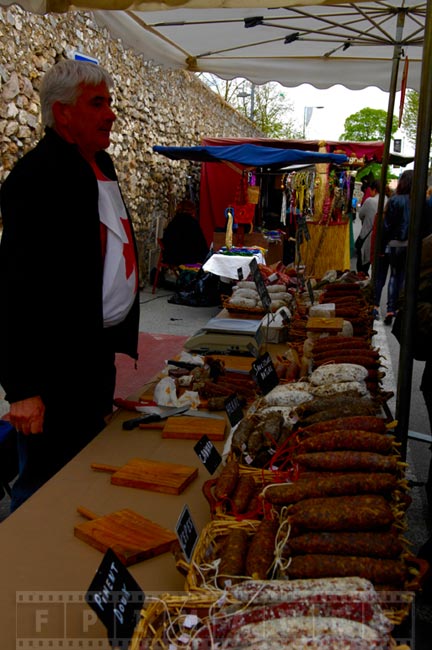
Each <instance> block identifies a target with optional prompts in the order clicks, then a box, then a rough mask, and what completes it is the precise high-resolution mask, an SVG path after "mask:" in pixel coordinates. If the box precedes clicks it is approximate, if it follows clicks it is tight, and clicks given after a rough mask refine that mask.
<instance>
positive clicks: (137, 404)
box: [114, 397, 225, 422]
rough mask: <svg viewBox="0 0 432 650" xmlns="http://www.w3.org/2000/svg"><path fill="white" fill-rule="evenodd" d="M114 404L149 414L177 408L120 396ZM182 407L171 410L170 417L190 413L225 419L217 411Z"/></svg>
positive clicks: (200, 416)
mask: <svg viewBox="0 0 432 650" xmlns="http://www.w3.org/2000/svg"><path fill="white" fill-rule="evenodd" d="M114 404H115V405H116V406H118V407H119V408H123V409H126V410H128V411H137V412H138V413H146V414H147V415H152V414H153V413H157V414H160V413H161V412H162V409H167V408H169V409H173V410H175V409H176V408H177V407H175V406H158V405H157V404H156V402H151V401H144V402H143V401H134V400H129V399H122V398H120V397H117V398H116V399H115V400H114ZM178 408H180V407H178ZM181 408H182V411H181V412H180V413H174V412H171V413H169V414H168V416H167V417H170V416H171V415H190V416H191V417H195V418H209V419H211V420H224V419H225V418H224V416H223V415H216V413H209V412H208V411H202V410H199V409H196V408H191V407H190V406H185V407H184V408H185V409H186V410H183V407H181ZM135 419H138V418H135ZM152 421H155V420H152ZM147 422H149V420H147Z"/></svg>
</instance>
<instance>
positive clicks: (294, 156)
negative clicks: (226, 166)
mask: <svg viewBox="0 0 432 650" xmlns="http://www.w3.org/2000/svg"><path fill="white" fill-rule="evenodd" d="M153 151H154V152H155V153H160V154H162V155H163V156H166V157H167V158H170V159H171V160H194V161H197V162H223V161H225V160H227V161H229V162H236V163H239V164H241V165H247V166H250V167H270V168H273V169H277V168H280V167H284V166H285V165H314V164H316V163H336V164H342V163H344V162H347V161H348V156H346V155H345V154H337V153H318V152H316V151H301V150H299V149H280V148H275V147H263V146H260V145H256V144H237V145H229V146H196V147H162V146H159V145H155V146H154V147H153Z"/></svg>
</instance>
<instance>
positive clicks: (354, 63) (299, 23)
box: [0, 0, 426, 91]
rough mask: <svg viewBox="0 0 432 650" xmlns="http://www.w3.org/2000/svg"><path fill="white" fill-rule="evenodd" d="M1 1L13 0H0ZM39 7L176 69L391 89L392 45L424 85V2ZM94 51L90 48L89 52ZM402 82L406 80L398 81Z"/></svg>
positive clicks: (176, 1) (198, 1)
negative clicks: (77, 14) (82, 19)
mask: <svg viewBox="0 0 432 650" xmlns="http://www.w3.org/2000/svg"><path fill="white" fill-rule="evenodd" d="M0 4H3V5H8V4H11V2H10V0H0ZM19 4H20V5H21V6H22V7H23V8H24V9H26V10H29V11H32V12H39V13H45V12H61V11H67V10H91V11H93V14H94V17H95V19H96V21H97V22H98V24H99V25H101V26H103V27H106V28H107V29H108V30H109V32H110V34H111V35H112V36H113V37H114V38H119V39H121V41H122V42H123V44H124V45H125V47H130V48H133V49H134V50H135V51H136V52H139V53H141V54H143V55H144V57H145V58H146V59H148V60H153V61H154V62H155V63H157V64H161V65H165V66H169V67H170V68H177V69H188V70H191V71H201V72H210V73H214V74H216V75H218V76H220V77H222V78H225V79H232V78H234V77H245V78H247V79H249V80H250V81H251V82H253V83H256V84H262V83H266V82H268V81H278V82H279V83H281V84H282V85H285V86H288V87H290V86H291V87H292V86H296V85H299V84H301V83H304V82H308V83H311V84H312V85H314V86H316V87H317V88H328V87H330V86H332V85H334V84H342V85H344V86H346V87H347V88H351V89H360V88H364V87H365V86H377V87H379V88H381V89H382V90H385V91H388V90H389V83H390V72H389V71H390V70H391V65H392V61H393V57H394V48H395V46H398V48H400V50H401V55H402V56H407V57H408V58H409V61H410V64H409V75H408V86H409V87H410V88H414V89H416V90H419V89H420V74H421V72H420V71H421V61H422V46H423V36H424V23H425V14H426V0H374V1H368V0H361V1H359V0H354V1H353V2H350V3H347V2H344V1H343V0H342V1H339V2H338V1H337V0H333V1H332V2H331V3H330V2H328V1H327V0H323V1H321V2H320V1H319V0H318V1H317V0H315V1H313V0H289V1H288V2H284V6H283V7H280V2H277V0H268V1H263V0H167V2H165V3H163V2H152V1H149V2H137V3H132V2H130V0H82V2H81V1H80V0H78V1H76V0H75V1H72V2H69V0H21V1H20V2H19ZM89 49H91V48H89ZM397 87H398V88H399V87H400V78H398V81H397Z"/></svg>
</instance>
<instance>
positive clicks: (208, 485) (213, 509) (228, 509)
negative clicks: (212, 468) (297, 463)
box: [202, 452, 279, 521]
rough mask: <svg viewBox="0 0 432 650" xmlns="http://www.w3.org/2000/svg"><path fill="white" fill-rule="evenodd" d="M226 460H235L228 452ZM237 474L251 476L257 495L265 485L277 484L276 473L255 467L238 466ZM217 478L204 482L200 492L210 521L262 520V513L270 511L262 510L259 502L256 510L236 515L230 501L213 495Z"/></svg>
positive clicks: (262, 507) (269, 508)
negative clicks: (207, 505)
mask: <svg viewBox="0 0 432 650" xmlns="http://www.w3.org/2000/svg"><path fill="white" fill-rule="evenodd" d="M228 459H231V460H235V459H236V458H235V456H234V455H233V454H232V453H231V452H230V454H229V455H228ZM239 474H240V476H241V475H242V474H243V475H244V474H246V475H249V476H252V478H253V479H254V481H255V484H256V493H257V494H259V493H260V492H261V491H262V489H263V488H264V486H265V485H269V484H270V483H276V482H279V481H278V480H277V476H278V474H277V472H273V471H272V470H268V469H260V468H255V467H248V466H247V465H242V464H239ZM216 482H217V478H212V479H209V480H208V481H205V483H204V484H203V486H202V491H203V494H204V496H205V498H206V499H207V501H208V503H209V506H210V515H211V518H212V519H223V520H227V521H241V520H243V519H252V520H253V519H262V516H263V515H264V512H265V511H267V510H271V507H266V510H264V503H263V502H262V501H261V500H260V505H259V507H258V508H254V509H253V510H251V511H249V512H245V513H242V514H239V513H236V512H234V511H233V509H232V505H231V502H230V499H224V500H222V501H221V500H218V499H217V498H216V497H215V494H214V488H215V485H216Z"/></svg>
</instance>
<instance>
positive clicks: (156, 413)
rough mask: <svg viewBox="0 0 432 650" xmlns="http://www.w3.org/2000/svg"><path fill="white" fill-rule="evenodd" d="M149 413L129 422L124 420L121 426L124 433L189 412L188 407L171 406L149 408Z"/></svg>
mask: <svg viewBox="0 0 432 650" xmlns="http://www.w3.org/2000/svg"><path fill="white" fill-rule="evenodd" d="M148 408H149V409H151V411H149V412H146V413H145V414H143V415H140V417H138V418H132V419H131V420H125V421H124V422H123V424H122V428H123V429H126V431H130V430H131V429H135V427H138V426H139V425H140V424H149V423H150V422H160V421H161V420H166V418H169V417H172V416H173V415H180V414H181V413H185V412H186V411H188V410H189V408H190V407H189V405H186V406H179V407H172V406H149V407H148Z"/></svg>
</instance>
